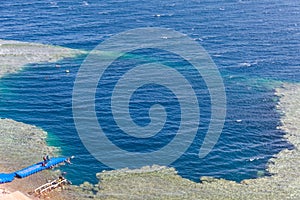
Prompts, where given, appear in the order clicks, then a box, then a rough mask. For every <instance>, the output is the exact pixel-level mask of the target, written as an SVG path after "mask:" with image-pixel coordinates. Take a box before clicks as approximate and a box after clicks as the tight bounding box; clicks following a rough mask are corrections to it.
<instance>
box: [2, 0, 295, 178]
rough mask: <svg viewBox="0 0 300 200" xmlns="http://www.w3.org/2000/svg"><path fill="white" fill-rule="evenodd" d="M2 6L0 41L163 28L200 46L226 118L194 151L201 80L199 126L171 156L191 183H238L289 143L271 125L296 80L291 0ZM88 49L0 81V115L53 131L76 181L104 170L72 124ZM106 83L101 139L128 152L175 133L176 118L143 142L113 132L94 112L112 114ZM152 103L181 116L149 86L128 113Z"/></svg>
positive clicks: (204, 115) (68, 42)
mask: <svg viewBox="0 0 300 200" xmlns="http://www.w3.org/2000/svg"><path fill="white" fill-rule="evenodd" d="M0 13H1V14H0V16H1V18H0V22H1V26H0V34H1V39H12V40H20V41H27V42H38V43H46V44H53V45H61V46H66V47H69V48H76V49H83V50H87V51H89V50H92V49H93V48H94V47H96V45H98V44H99V43H101V42H103V41H104V40H106V39H107V38H110V37H112V36H113V35H115V34H117V33H120V32H122V31H126V30H129V29H133V28H140V27H163V28H171V29H174V30H176V31H179V32H181V33H183V34H186V35H187V36H189V37H190V38H192V39H193V40H194V41H196V42H197V43H199V45H202V46H203V47H204V48H205V49H206V50H207V52H208V54H209V55H210V56H211V57H212V59H213V60H214V62H215V63H216V66H217V67H218V68H219V71H220V73H221V75H222V78H223V81H224V85H225V90H226V98H227V105H226V108H227V111H226V120H225V125H224V129H223V131H222V134H221V136H220V138H219V140H218V142H217V144H216V145H215V147H214V148H213V150H212V151H211V152H210V153H209V154H208V155H207V156H206V157H205V158H199V157H198V153H199V148H200V146H201V144H202V142H203V139H204V136H205V133H206V132H207V129H208V126H209V117H210V115H211V111H210V108H211V105H210V100H209V93H208V92H207V88H206V86H205V82H204V81H203V80H201V79H200V80H199V84H198V86H199V92H200V94H201V95H199V96H200V97H199V100H200V101H201V106H200V113H201V114H200V117H201V120H200V126H199V130H198V132H197V134H196V137H195V139H194V140H193V142H192V144H191V146H190V147H189V148H188V149H187V151H186V152H185V153H184V154H183V155H182V156H181V157H180V158H179V159H177V160H176V161H175V162H173V163H171V164H170V166H172V167H175V168H176V170H177V171H178V173H179V174H180V175H181V176H183V177H185V178H188V179H191V180H193V181H197V182H198V181H199V177H200V176H204V175H205V176H214V177H219V178H226V179H229V180H235V181H241V180H243V179H247V178H256V177H258V175H259V174H262V172H264V170H265V169H266V165H267V162H268V160H269V159H270V158H271V157H272V156H273V155H274V154H276V153H278V152H279V151H280V150H282V149H284V148H292V147H291V146H290V145H289V144H288V143H287V142H286V141H285V140H284V139H283V137H282V136H283V134H284V133H283V132H282V131H281V130H278V129H277V128H276V127H277V126H279V125H280V113H279V112H278V111H277V110H276V103H277V102H278V97H276V96H275V95H274V88H275V87H276V86H279V83H280V81H289V82H299V80H300V76H299V74H300V73H299V71H300V69H299V63H300V62H299V61H300V59H299V49H300V48H299V47H300V34H299V29H300V28H299V27H300V21H299V19H300V16H299V15H300V5H299V4H298V3H296V2H295V1H292V0H288V1H271V0H263V1H240V0H239V1H238V0H237V1H225V0H224V1H218V2H214V1H188V2H187V1H181V0H174V1H158V0H153V1H123V0H116V1H96V0H89V1H71V0H65V1H55V0H53V1H43V2H41V1H31V2H30V3H25V2H23V1H14V2H3V3H2V4H1V5H0ZM86 56H87V55H81V56H78V57H76V58H73V59H64V60H61V61H59V62H57V63H44V64H31V65H29V66H27V67H26V68H25V69H24V70H22V71H20V72H19V73H17V74H11V75H8V76H5V77H3V78H2V79H1V81H0V89H1V96H0V117H6V118H12V119H14V120H17V121H22V122H25V123H29V124H33V125H36V126H38V127H41V128H43V129H44V130H46V131H47V132H48V133H49V134H50V135H51V136H50V137H49V138H48V143H49V144H51V145H54V146H59V147H60V148H61V150H62V154H63V155H66V156H71V155H75V156H76V159H74V164H73V165H71V166H67V167H64V168H63V170H64V171H66V172H67V174H68V175H67V176H68V178H70V179H71V181H72V182H74V183H75V184H79V183H81V182H82V181H84V180H88V181H91V182H96V177H95V173H97V172H100V171H102V170H109V169H111V168H109V167H108V166H106V165H104V164H103V163H101V162H99V161H98V160H96V159H95V158H94V157H93V156H92V155H90V153H89V152H88V151H87V150H86V148H85V147H84V145H83V144H82V142H81V140H80V138H79V136H78V133H77V131H76V127H75V125H74V119H73V113H72V92H73V87H74V81H75V78H76V75H77V72H78V70H79V68H80V66H81V64H82V62H83V61H84V59H85V58H86ZM162 58H163V57H162ZM137 62H139V61H137ZM125 65H126V64H125ZM123 67H124V66H123ZM175 67H176V66H175ZM120 69H124V68H120ZM66 70H69V71H70V72H69V73H66ZM118 72H119V70H116V71H111V74H112V79H113V78H117V77H118ZM110 84H112V83H110ZM110 87H112V86H111V85H109V84H108V87H104V88H103V87H101V88H100V87H98V89H97V92H96V99H98V100H96V112H97V117H98V121H99V123H102V125H103V126H104V127H106V128H107V129H108V130H110V133H108V137H109V138H110V139H111V140H112V141H113V142H114V144H116V145H118V146H120V147H122V148H124V149H126V148H127V150H129V151H137V152H147V151H155V150H157V149H159V148H161V147H163V146H164V145H166V144H167V143H168V142H169V141H170V140H171V139H172V138H173V137H174V133H176V130H177V128H178V124H176V123H174V124H171V126H170V127H169V128H168V129H166V131H167V133H168V134H169V135H168V137H165V135H158V136H157V138H156V139H155V138H154V139H153V140H147V141H146V142H147V144H149V145H147V146H144V145H143V144H145V141H139V140H135V139H134V138H132V137H127V136H126V135H123V134H120V132H118V131H117V132H114V131H115V130H116V129H115V127H114V126H112V123H111V121H110V120H108V119H109V118H106V117H103V116H102V115H101V114H100V113H104V116H105V114H107V113H109V112H110V111H109V110H105V109H104V110H103V109H102V108H103V106H104V108H105V106H106V105H105V101H102V100H101V97H102V96H103V95H106V94H109V93H110V92H111V91H110V90H109V88H110ZM162 91H163V92H162ZM152 97H155V98H154V99H153V98H152ZM167 100H169V101H167ZM157 101H160V103H163V105H164V106H165V107H166V108H167V109H168V108H170V109H169V112H170V113H169V115H170V116H172V117H173V118H170V119H169V120H170V121H172V120H173V121H175V122H176V119H177V118H178V117H179V116H180V109H177V108H179V105H178V103H176V97H174V96H172V93H169V92H168V91H167V90H164V88H160V87H152V89H151V90H149V88H148V89H147V88H145V89H144V90H140V91H139V92H138V93H136V94H135V95H134V96H133V99H132V105H131V106H132V107H131V108H132V111H134V112H133V114H132V118H133V119H134V120H135V122H136V123H137V124H139V125H141V126H144V125H147V123H149V117H147V111H148V110H147V109H145V105H147V106H146V107H149V105H151V104H153V102H157ZM103 102H104V105H103ZM139 102H144V104H139ZM101 109H102V110H101ZM100 111H101V112H100ZM106 111H107V113H106ZM107 116H109V115H107ZM118 134H119V135H118ZM157 141H158V142H157ZM183 142H184V141H183ZM132 144H135V145H132ZM38 153H39V152H37V154H38ZM41 156H42V155H41ZM107 156H108V157H109V156H110V155H107ZM265 174H266V175H268V174H267V173H266V172H265Z"/></svg>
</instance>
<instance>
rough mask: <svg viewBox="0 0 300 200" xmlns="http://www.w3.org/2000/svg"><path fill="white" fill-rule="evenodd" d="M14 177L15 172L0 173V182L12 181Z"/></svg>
mask: <svg viewBox="0 0 300 200" xmlns="http://www.w3.org/2000/svg"><path fill="white" fill-rule="evenodd" d="M14 178H15V174H14V173H11V174H0V183H7V182H12V181H13V180H14Z"/></svg>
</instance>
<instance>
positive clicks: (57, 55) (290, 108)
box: [0, 40, 300, 200]
mask: <svg viewBox="0 0 300 200" xmlns="http://www.w3.org/2000/svg"><path fill="white" fill-rule="evenodd" d="M82 53H83V51H79V50H72V49H68V48H64V47H57V46H50V45H42V44H34V43H26V42H17V41H6V40H0V60H1V63H0V78H1V77H2V76H4V75H6V74H8V73H15V72H17V71H18V70H21V69H22V68H23V67H24V66H25V65H26V64H29V63H41V62H56V61H57V60H60V59H63V58H65V57H73V56H76V55H79V54H82ZM275 94H276V95H277V96H278V97H279V98H280V99H279V103H278V106H277V108H278V110H279V111H280V112H281V113H282V116H281V123H282V126H280V127H278V128H279V129H282V130H283V131H285V135H284V139H286V140H287V141H288V142H290V143H291V144H292V145H293V146H294V148H293V149H292V150H288V149H285V150H282V151H280V152H279V153H278V154H276V155H274V157H273V158H272V159H270V160H269V164H268V167H267V169H266V170H267V171H268V172H269V173H270V174H272V175H271V176H264V177H261V178H257V179H248V180H244V181H242V182H241V183H237V182H234V181H229V180H225V179H216V178H212V177H201V178H200V180H201V183H195V182H193V181H190V180H188V179H185V178H182V177H180V176H179V175H178V174H177V172H176V170H175V169H174V168H168V167H162V166H151V167H149V166H146V167H143V168H141V169H137V170H129V169H121V170H113V171H104V172H101V173H98V174H97V178H98V179H99V183H98V184H90V183H88V182H84V183H83V184H82V185H80V186H71V187H69V189H68V190H65V191H63V192H62V193H58V192H54V194H53V198H51V199H80V200H84V199H132V198H133V199H153V198H156V199H157V198H159V199H199V197H201V198H203V199H300V183H299V182H300V122H298V116H300V108H299V107H298V105H300V84H289V83H283V84H282V86H281V87H279V88H277V89H276V92H275ZM0 135H1V141H0V149H1V152H2V158H1V159H0V160H1V161H0V170H1V172H3V173H5V172H11V171H12V170H16V169H19V168H21V167H25V166H27V165H30V164H32V163H34V162H38V161H40V160H41V156H42V155H44V154H49V155H55V154H56V152H58V149H57V148H54V147H49V146H48V145H47V144H46V140H45V139H46V137H47V133H46V132H45V131H43V130H41V129H39V128H37V127H35V126H32V125H27V124H24V123H21V122H16V121H14V120H11V119H0ZM16 147H17V148H16ZM18 148H20V149H18ZM20 158H23V159H22V160H20ZM55 173H56V172H53V171H45V172H41V173H38V174H35V175H33V176H30V177H28V178H25V179H18V180H15V181H13V182H12V183H6V184H1V185H0V195H1V189H7V190H9V191H10V192H14V191H17V190H19V191H21V192H23V193H24V194H27V193H28V191H30V190H33V189H34V188H35V187H37V186H39V185H40V184H43V183H45V181H46V179H47V178H48V179H49V178H51V177H52V176H54V175H55ZM0 197H1V196H0ZM31 198H33V197H32V196H31Z"/></svg>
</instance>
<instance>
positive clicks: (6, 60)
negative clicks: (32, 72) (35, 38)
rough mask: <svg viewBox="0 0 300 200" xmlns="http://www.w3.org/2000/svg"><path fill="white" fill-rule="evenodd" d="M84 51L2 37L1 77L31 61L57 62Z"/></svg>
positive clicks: (0, 42)
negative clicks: (3, 38)
mask: <svg viewBox="0 0 300 200" xmlns="http://www.w3.org/2000/svg"><path fill="white" fill-rule="evenodd" d="M82 53H83V51H80V50H75V49H70V48H65V47H60V46H52V45H44V44H37V43H28V42H19V41H14V40H1V39H0V77H1V76H3V75H4V74H8V73H14V72H16V71H18V70H20V69H22V68H23V67H24V66H25V65H27V64H30V63H42V62H56V61H58V60H60V59H63V58H66V57H74V56H76V55H79V54H82Z"/></svg>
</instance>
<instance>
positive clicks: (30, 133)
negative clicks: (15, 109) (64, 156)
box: [0, 39, 84, 199]
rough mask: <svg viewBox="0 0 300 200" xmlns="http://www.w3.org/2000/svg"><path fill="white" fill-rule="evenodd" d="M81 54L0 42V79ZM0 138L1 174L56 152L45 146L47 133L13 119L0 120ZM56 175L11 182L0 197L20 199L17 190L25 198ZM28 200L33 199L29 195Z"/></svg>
mask: <svg viewBox="0 0 300 200" xmlns="http://www.w3.org/2000/svg"><path fill="white" fill-rule="evenodd" d="M81 54H84V51H80V50H74V49H69V48H65V47H59V46H51V45H43V44H36V43H28V42H19V41H13V40H2V39H0V61H1V62H0V78H2V77H3V76H5V75H7V74H10V73H16V72H18V71H19V70H22V69H23V68H24V67H26V65H28V64H33V63H44V62H57V61H58V60H61V59H63V58H68V57H75V56H77V55H81ZM0 137H1V140H0V150H1V151H0V152H1V156H0V158H1V159H0V172H1V173H10V172H13V171H16V170H19V169H21V168H23V167H27V166H29V165H32V164H33V163H37V162H39V161H41V159H42V156H43V155H50V156H54V155H57V154H58V152H59V149H58V148H56V147H50V146H48V145H47V143H46V138H47V133H46V132H45V131H43V130H42V129H40V128H38V127H36V126H32V125H28V124H24V123H22V122H17V121H14V120H12V119H3V118H0ZM21 158H22V159H21ZM58 173H59V172H58V171H48V170H46V171H43V172H40V173H38V174H34V175H32V176H30V177H27V178H25V179H17V180H14V181H13V182H11V183H5V184H1V185H0V197H1V199H4V198H6V197H7V198H9V196H11V195H12V197H11V198H12V199H16V198H21V196H20V195H22V194H21V193H18V192H17V193H16V194H12V193H14V192H16V191H20V192H22V193H23V196H27V197H28V196H29V195H27V193H28V192H30V191H31V190H34V188H35V187H38V186H40V185H41V184H44V183H46V181H47V180H46V179H52V178H57V175H58ZM4 193H6V194H4ZM14 195H16V196H14ZM24 198H25V197H24ZM30 198H33V197H32V196H30ZM51 199H64V198H63V197H62V196H61V195H60V194H56V196H55V198H51Z"/></svg>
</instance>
